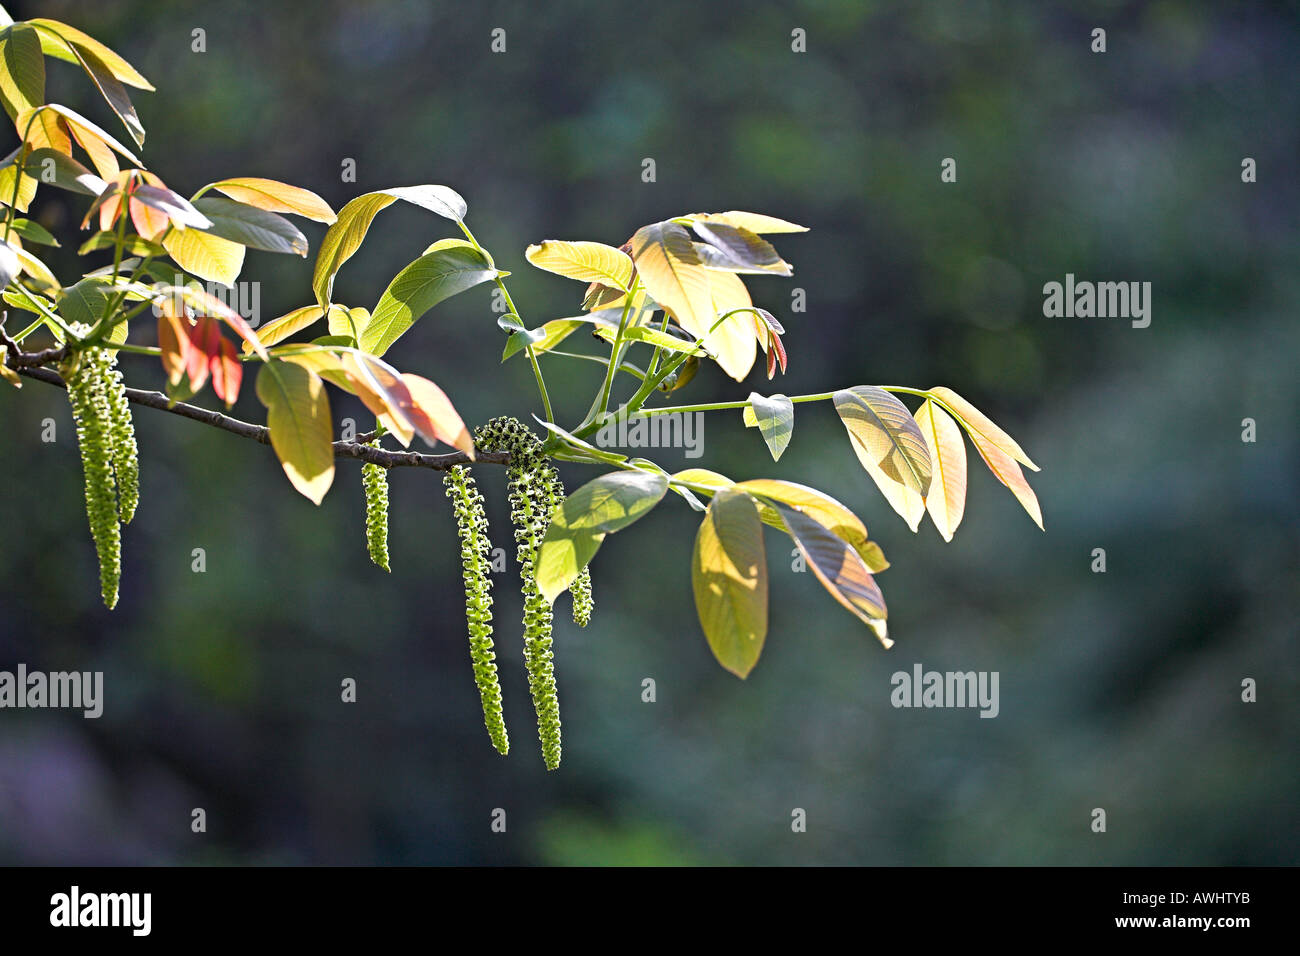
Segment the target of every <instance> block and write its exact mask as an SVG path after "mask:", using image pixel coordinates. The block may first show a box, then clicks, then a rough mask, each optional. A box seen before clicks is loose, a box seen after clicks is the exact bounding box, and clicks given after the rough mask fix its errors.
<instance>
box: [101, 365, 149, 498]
mask: <svg viewBox="0 0 1300 956" xmlns="http://www.w3.org/2000/svg"><path fill="white" fill-rule="evenodd" d="M103 354H105V355H107V354H108V353H107V352H104V353H103ZM104 397H105V399H106V400H107V402H108V411H109V419H108V420H109V434H110V437H111V440H112V444H113V476H114V478H115V480H116V482H117V513H118V517H119V518H121V520H122V524H130V523H131V519H132V518H134V517H135V509H136V506H137V505H139V503H140V450H139V448H137V447H136V443H135V423H134V422H133V421H132V420H131V403H130V402H129V401H127V397H126V383H125V382H123V381H122V373H121V372H119V371H118V370H117V352H116V351H114V352H113V353H112V355H111V358H109V360H108V362H107V366H106V372H105V374H104Z"/></svg>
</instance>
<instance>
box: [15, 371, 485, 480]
mask: <svg viewBox="0 0 1300 956" xmlns="http://www.w3.org/2000/svg"><path fill="white" fill-rule="evenodd" d="M28 354H38V353H28ZM21 355H22V353H16V354H14V353H11V354H10V355H9V356H7V359H8V360H9V364H10V367H16V370H17V372H18V374H19V375H22V376H23V377H24V378H32V379H35V380H36V381H38V382H45V383H46V384H48V385H54V386H56V387H57V388H67V387H68V386H67V383H66V382H64V381H63V379H62V377H60V376H59V374H58V373H57V372H54V371H52V370H50V369H47V368H31V367H28V366H27V365H26V363H25V362H23V361H22V359H21V358H19V356H21ZM15 359H18V361H14V360H15ZM126 397H127V400H128V401H130V402H132V403H134V404H136V405H144V406H145V407H146V408H156V409H158V410H159V411H161V412H170V413H171V414H173V415H180V416H181V417H182V418H188V419H190V420H191V421H196V422H202V423H203V424H204V425H211V426H212V427H214V428H220V429H222V430H223V431H228V432H230V433H231V434H234V435H239V436H240V437H241V438H250V439H252V440H253V441H255V442H260V443H261V444H263V445H269V444H270V443H271V434H270V432H269V431H268V430H267V429H266V428H265V427H264V426H262V425H253V424H251V423H249V422H242V421H240V420H239V419H237V418H231V417H230V416H229V415H223V414H221V413H220V412H214V411H212V410H211V409H207V408H200V407H199V406H197V405H189V404H186V403H185V402H176V403H174V404H173V403H172V402H171V401H170V400H169V399H168V398H167V396H166V395H164V394H163V393H162V392H147V391H144V390H142V389H138V388H128V389H127V390H126ZM358 438H360V439H366V438H367V436H366V435H359V436H358ZM334 457H335V458H356V459H358V460H359V461H365V462H369V463H371V464H374V465H381V466H383V467H384V468H431V469H433V470H434V471H446V470H447V469H449V468H452V467H454V466H456V465H469V464H481V463H487V464H491V465H505V464H508V463H509V462H510V455H509V454H508V453H506V452H479V453H478V457H477V458H475V459H474V460H473V461H471V460H470V458H469V456H468V455H466V454H465V453H464V452H459V451H458V452H455V453H453V454H450V455H422V454H420V453H419V452H413V451H385V450H384V449H382V448H371V447H370V446H369V445H366V444H364V443H362V442H360V441H336V442H334Z"/></svg>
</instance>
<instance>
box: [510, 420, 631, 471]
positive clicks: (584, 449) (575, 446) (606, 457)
mask: <svg viewBox="0 0 1300 956" xmlns="http://www.w3.org/2000/svg"><path fill="white" fill-rule="evenodd" d="M533 418H536V419H537V422H538V424H540V425H541V426H542V427H543V428H545V429H546V430H547V431H548V432H550V433H551V434H553V435H556V436H557V437H559V438H560V440H561V441H563V442H564V444H565V445H566V446H567V448H568V451H569V452H570V453H572V452H577V453H578V457H577V458H575V459H574V460H582V461H592V462H596V461H599V462H604V463H605V464H607V465H618V464H622V463H623V462H625V461H627V455H620V454H619V453H618V452H614V451H605V450H604V449H601V448H597V447H596V446H595V445H592V444H589V443H588V442H585V441H583V440H582V439H581V438H579V437H578V436H577V435H571V434H570V433H569V432H566V431H565V430H564V429H563V428H561V427H560V426H559V425H556V424H555V423H554V422H544V421H542V420H541V419H540V418H537V416H536V415H534V416H533Z"/></svg>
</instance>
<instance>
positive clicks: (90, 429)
mask: <svg viewBox="0 0 1300 956" xmlns="http://www.w3.org/2000/svg"><path fill="white" fill-rule="evenodd" d="M110 361H111V359H110V358H109V357H108V356H107V355H106V354H105V352H104V350H103V349H95V350H93V351H90V352H86V353H82V354H81V355H79V356H76V357H75V358H74V360H73V361H72V362H71V363H70V366H69V367H70V368H72V370H71V371H69V373H68V377H67V385H68V399H69V401H70V403H71V405H72V418H73V421H74V422H75V423H76V426H77V446H78V448H79V449H80V450H81V467H82V471H83V472H84V475H85V486H86V517H87V519H88V520H89V523H90V536H91V538H93V539H94V542H95V552H96V554H97V555H98V556H99V590H100V594H101V596H102V597H103V599H104V604H105V606H106V607H108V608H110V609H111V608H113V607H115V606H116V605H117V590H118V584H119V582H120V581H121V578H122V528H121V524H120V517H119V511H118V497H117V482H116V479H115V477H114V474H113V464H114V447H113V429H112V409H111V405H110V401H109V397H108V388H107V378H108V372H109V363H110Z"/></svg>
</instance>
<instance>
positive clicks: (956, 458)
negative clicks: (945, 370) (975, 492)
mask: <svg viewBox="0 0 1300 956" xmlns="http://www.w3.org/2000/svg"><path fill="white" fill-rule="evenodd" d="M916 424H917V425H918V426H920V428H921V434H922V435H923V436H924V437H925V445H926V447H927V448H928V449H929V450H930V464H931V467H932V475H931V480H930V492H929V494H927V495H926V496H925V510H926V511H928V512H929V513H930V518H931V520H933V521H934V526H935V527H936V528H938V529H939V534H941V535H943V540H945V541H951V540H952V536H953V534H954V533H956V531H957V526H958V525H959V524H961V519H962V515H963V514H964V513H965V511H966V443H965V442H963V441H962V438H961V428H959V427H958V425H957V423H956V422H955V421H953V420H952V416H951V415H949V414H948V413H947V412H945V411H944V410H943V409H942V408H940V407H939V406H938V405H936V404H935V403H934V402H933V401H932V400H931V399H928V398H927V399H926V400H925V402H924V403H923V404H922V405H921V407H920V408H918V409H917V410H916Z"/></svg>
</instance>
